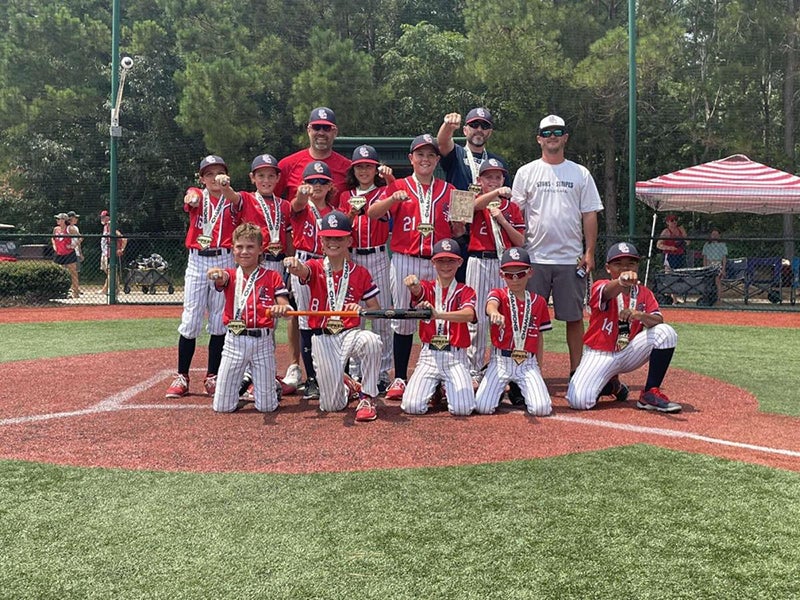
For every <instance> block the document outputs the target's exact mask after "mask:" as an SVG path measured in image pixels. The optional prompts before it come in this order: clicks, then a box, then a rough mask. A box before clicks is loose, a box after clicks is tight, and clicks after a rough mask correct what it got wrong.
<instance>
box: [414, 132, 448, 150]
mask: <svg viewBox="0 0 800 600" xmlns="http://www.w3.org/2000/svg"><path fill="white" fill-rule="evenodd" d="M423 146H431V147H432V148H433V149H434V150H435V151H436V154H441V152H439V144H438V143H437V141H436V138H435V137H433V136H432V135H431V134H430V133H423V134H422V135H418V136H417V137H415V138H414V141H412V142H411V149H410V150H409V152H414V150H417V149H418V148H422V147H423Z"/></svg>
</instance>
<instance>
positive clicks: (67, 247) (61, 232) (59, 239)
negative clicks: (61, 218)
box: [53, 227, 75, 256]
mask: <svg viewBox="0 0 800 600" xmlns="http://www.w3.org/2000/svg"><path fill="white" fill-rule="evenodd" d="M53 243H54V244H55V246H56V254H58V255H59V256H66V255H67V254H70V253H71V252H72V251H73V250H74V249H75V248H73V247H72V238H71V237H70V236H69V233H67V230H66V229H60V228H58V227H55V228H54V229H53Z"/></svg>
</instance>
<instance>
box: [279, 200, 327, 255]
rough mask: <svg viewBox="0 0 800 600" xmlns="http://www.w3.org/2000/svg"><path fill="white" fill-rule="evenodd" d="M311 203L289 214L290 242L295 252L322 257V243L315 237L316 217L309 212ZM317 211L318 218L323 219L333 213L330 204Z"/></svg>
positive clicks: (311, 211) (312, 212)
mask: <svg viewBox="0 0 800 600" xmlns="http://www.w3.org/2000/svg"><path fill="white" fill-rule="evenodd" d="M310 204H311V201H310V200H309V203H308V204H307V205H306V207H305V209H304V210H301V211H300V212H294V211H292V212H291V216H290V221H289V222H290V223H291V226H292V242H293V243H294V249H295V250H305V251H306V252H311V253H312V254H319V255H322V241H321V240H320V238H319V236H318V235H317V217H316V216H315V215H314V211H313V210H311V206H310ZM318 210H319V216H320V217H324V216H325V215H327V214H328V213H329V212H332V211H333V207H332V206H331V205H330V204H326V205H325V206H323V207H322V208H321V209H318Z"/></svg>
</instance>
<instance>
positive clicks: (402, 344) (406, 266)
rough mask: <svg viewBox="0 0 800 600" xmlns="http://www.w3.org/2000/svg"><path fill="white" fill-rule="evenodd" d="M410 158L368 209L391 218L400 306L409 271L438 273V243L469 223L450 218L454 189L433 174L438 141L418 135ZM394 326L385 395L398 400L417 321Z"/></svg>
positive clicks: (396, 298) (396, 301)
mask: <svg viewBox="0 0 800 600" xmlns="http://www.w3.org/2000/svg"><path fill="white" fill-rule="evenodd" d="M408 159H409V161H410V162H411V166H412V168H413V171H414V172H413V173H412V174H411V175H410V176H409V177H405V178H403V179H398V180H396V181H394V182H393V183H391V184H390V185H387V186H386V189H385V190H384V192H383V195H382V198H381V199H380V200H378V201H377V202H375V203H373V204H372V205H371V206H370V207H369V209H368V210H367V215H368V216H369V217H370V218H372V219H380V218H381V217H383V216H384V215H385V214H386V213H389V215H390V216H391V218H392V223H393V225H392V240H391V243H390V248H391V250H392V259H391V262H390V267H389V269H390V280H391V287H392V300H393V302H394V306H395V307H398V308H403V307H407V306H408V303H409V301H410V295H409V292H408V288H407V287H406V286H405V285H403V281H404V280H405V278H406V277H407V276H408V275H412V274H413V275H416V276H417V277H419V278H420V279H433V278H434V269H433V265H432V264H431V256H432V255H433V247H434V245H435V244H436V243H437V242H439V241H441V240H444V239H452V238H454V237H460V236H462V235H463V234H464V232H465V231H466V226H465V224H464V223H456V222H454V223H451V222H450V221H449V212H450V194H451V193H452V191H453V190H454V189H455V188H454V187H453V186H452V185H450V184H449V183H447V182H445V181H443V180H441V179H436V178H435V177H434V175H433V172H434V170H435V169H436V165H437V164H439V148H438V146H437V145H436V140H435V139H434V138H433V137H432V136H431V135H430V134H428V133H426V134H423V135H419V136H417V137H416V138H414V141H412V142H411V149H410V153H409V155H408ZM392 331H394V338H393V354H394V375H395V379H394V381H393V382H392V384H391V385H390V386H389V389H388V390H387V391H386V397H387V398H392V399H396V400H399V399H400V398H402V397H403V391H404V390H405V385H406V384H405V382H406V379H407V378H408V360H409V357H410V355H411V346H412V345H413V343H414V323H413V321H408V320H395V321H393V322H392Z"/></svg>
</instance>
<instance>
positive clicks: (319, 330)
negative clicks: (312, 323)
mask: <svg viewBox="0 0 800 600" xmlns="http://www.w3.org/2000/svg"><path fill="white" fill-rule="evenodd" d="M351 329H355V327H347V328H345V329H342V330H341V331H331V330H330V329H328V328H327V327H316V328H314V329H312V330H311V335H337V334H338V333H344V332H345V331H350V330H351Z"/></svg>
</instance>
